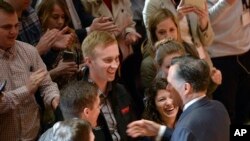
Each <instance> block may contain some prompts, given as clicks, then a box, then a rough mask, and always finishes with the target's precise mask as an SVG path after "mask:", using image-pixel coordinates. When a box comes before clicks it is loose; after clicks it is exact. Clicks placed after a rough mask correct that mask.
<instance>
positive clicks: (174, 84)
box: [167, 65, 184, 107]
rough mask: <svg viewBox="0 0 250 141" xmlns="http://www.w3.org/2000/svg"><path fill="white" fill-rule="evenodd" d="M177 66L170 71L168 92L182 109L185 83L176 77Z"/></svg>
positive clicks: (171, 67) (173, 66)
mask: <svg viewBox="0 0 250 141" xmlns="http://www.w3.org/2000/svg"><path fill="white" fill-rule="evenodd" d="M176 68H177V65H172V66H170V68H169V71H168V76H167V80H168V85H167V90H168V91H169V92H170V93H171V94H172V95H173V97H174V98H173V99H174V100H175V101H176V103H177V105H179V106H180V107H181V106H182V105H183V102H182V99H183V98H182V97H183V92H184V83H183V82H182V81H180V80H179V78H177V77H176V75H177V73H176V71H177V70H176Z"/></svg>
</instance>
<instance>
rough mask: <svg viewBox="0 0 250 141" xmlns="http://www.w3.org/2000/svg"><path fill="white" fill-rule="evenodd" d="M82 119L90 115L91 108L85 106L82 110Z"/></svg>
mask: <svg viewBox="0 0 250 141" xmlns="http://www.w3.org/2000/svg"><path fill="white" fill-rule="evenodd" d="M80 116H81V119H86V118H88V117H89V108H84V109H83V110H82V112H81V115H80Z"/></svg>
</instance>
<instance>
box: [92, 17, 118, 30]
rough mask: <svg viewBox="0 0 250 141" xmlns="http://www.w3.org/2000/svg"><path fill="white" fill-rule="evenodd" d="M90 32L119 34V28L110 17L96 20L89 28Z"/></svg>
mask: <svg viewBox="0 0 250 141" xmlns="http://www.w3.org/2000/svg"><path fill="white" fill-rule="evenodd" d="M89 29H90V32H92V31H95V30H97V31H107V32H110V33H113V32H119V28H118V27H117V25H115V24H114V22H113V21H112V19H111V18H109V17H99V18H95V19H94V20H93V22H92V24H91V25H90V27H89Z"/></svg>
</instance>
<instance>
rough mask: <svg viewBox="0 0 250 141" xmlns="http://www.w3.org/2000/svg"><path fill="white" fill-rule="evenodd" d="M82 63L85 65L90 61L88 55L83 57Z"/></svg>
mask: <svg viewBox="0 0 250 141" xmlns="http://www.w3.org/2000/svg"><path fill="white" fill-rule="evenodd" d="M84 63H85V64H87V65H88V64H90V63H91V59H90V57H89V56H86V57H84Z"/></svg>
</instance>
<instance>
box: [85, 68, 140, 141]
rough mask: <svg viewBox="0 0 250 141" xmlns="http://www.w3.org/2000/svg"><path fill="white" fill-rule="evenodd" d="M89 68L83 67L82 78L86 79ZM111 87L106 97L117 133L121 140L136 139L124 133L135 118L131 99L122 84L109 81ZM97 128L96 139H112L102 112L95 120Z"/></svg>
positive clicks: (110, 140)
mask: <svg viewBox="0 0 250 141" xmlns="http://www.w3.org/2000/svg"><path fill="white" fill-rule="evenodd" d="M88 75H89V69H88V67H85V68H84V69H83V80H84V81H88ZM110 85H111V86H112V88H111V89H110V91H109V92H108V94H107V98H108V100H109V102H110V103H111V108H112V110H113V113H114V116H115V119H116V122H117V128H118V133H119V134H120V136H121V141H132V140H137V139H131V138H130V137H128V136H127V134H126V129H127V125H128V124H129V123H130V122H132V121H134V120H135V114H134V112H133V111H134V108H133V106H132V103H133V102H132V99H131V97H130V95H129V93H128V92H127V91H126V89H125V88H124V86H123V85H121V84H118V83H116V82H115V81H113V82H111V83H110ZM97 127H98V128H97V129H96V130H94V134H95V138H96V139H95V140H96V141H112V137H111V134H110V131H109V129H108V125H107V122H106V120H105V117H104V115H103V113H102V112H101V113H100V115H99V117H98V120H97Z"/></svg>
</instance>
